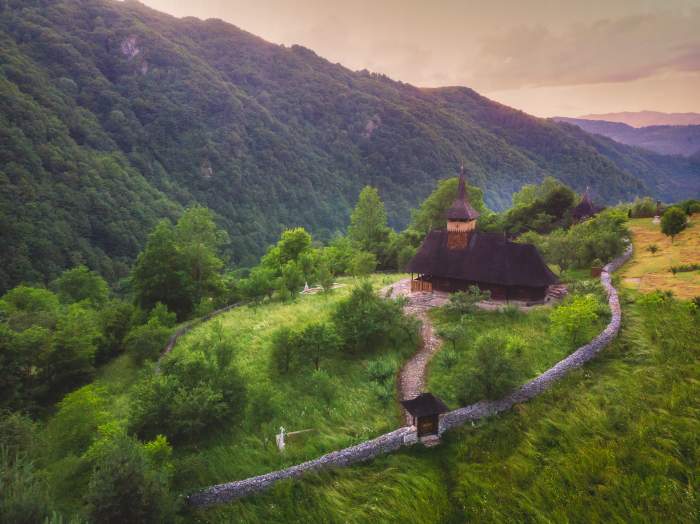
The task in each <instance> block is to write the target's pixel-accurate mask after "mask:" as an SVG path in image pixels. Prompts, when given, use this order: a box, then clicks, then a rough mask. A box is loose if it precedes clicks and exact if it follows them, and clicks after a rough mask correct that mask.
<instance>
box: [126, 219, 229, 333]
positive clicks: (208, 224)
mask: <svg viewBox="0 0 700 524" xmlns="http://www.w3.org/2000/svg"><path fill="white" fill-rule="evenodd" d="M226 237H227V236H226V234H225V232H223V231H221V230H219V229H217V227H216V225H215V224H214V220H213V215H212V213H211V211H209V210H208V209H206V208H203V207H199V206H195V207H192V208H190V209H188V210H187V211H185V213H184V214H183V215H182V217H180V219H179V220H178V222H177V224H176V225H175V226H173V225H172V224H171V223H170V222H168V221H161V222H160V223H159V224H158V225H157V226H156V228H155V229H154V230H153V232H152V233H151V234H150V235H149V237H148V242H147V243H146V247H145V248H144V250H143V251H142V252H141V254H139V256H138V259H137V260H136V267H135V268H134V271H133V275H132V280H133V285H134V290H135V292H136V297H137V300H138V302H139V304H140V305H141V307H142V308H144V309H146V310H150V309H151V308H152V307H154V306H155V305H156V304H157V303H158V302H162V303H163V304H165V305H166V306H167V307H168V309H170V310H171V311H174V312H175V313H177V316H178V318H179V319H181V320H182V319H186V318H188V317H189V316H190V315H191V314H192V312H193V311H194V308H195V306H196V305H197V304H199V303H200V302H201V300H202V299H203V298H204V297H210V296H215V295H217V294H218V293H219V292H220V291H221V280H220V275H219V271H220V270H221V268H222V267H223V261H222V260H221V259H220V258H219V256H218V251H219V249H220V247H221V246H222V245H223V244H224V243H225V241H226Z"/></svg>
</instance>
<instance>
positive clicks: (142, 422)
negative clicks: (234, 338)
mask: <svg viewBox="0 0 700 524" xmlns="http://www.w3.org/2000/svg"><path fill="white" fill-rule="evenodd" d="M232 357H233V347H232V346H231V345H230V344H229V343H228V342H227V341H224V340H222V339H221V338H219V339H218V340H216V339H204V340H202V341H201V342H200V344H199V345H198V346H196V347H194V348H192V349H191V350H190V351H188V352H187V353H182V354H175V355H171V356H169V357H168V358H166V359H164V360H163V361H162V363H161V372H160V373H158V374H148V375H146V376H145V377H144V378H143V379H142V380H141V381H140V382H139V383H138V384H137V385H136V386H135V387H134V389H133V392H132V395H131V401H132V409H131V417H130V420H129V426H130V427H131V429H132V430H133V431H135V432H136V433H137V434H138V435H139V436H140V437H142V438H154V437H156V436H157V435H158V434H161V433H162V434H164V435H166V436H167V437H168V439H169V440H170V441H172V442H182V441H191V440H193V439H195V438H197V437H200V436H201V435H203V434H204V433H206V432H209V431H211V430H212V429H214V428H216V427H221V426H223V425H224V424H225V423H226V422H228V421H230V420H233V419H235V418H236V416H239V417H240V414H241V413H242V412H243V409H244V406H245V388H244V385H243V381H242V379H241V378H240V376H239V374H238V372H237V371H236V369H235V368H234V367H233V366H232V365H231V360H232Z"/></svg>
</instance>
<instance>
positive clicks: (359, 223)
mask: <svg viewBox="0 0 700 524" xmlns="http://www.w3.org/2000/svg"><path fill="white" fill-rule="evenodd" d="M348 237H349V238H350V239H351V240H352V241H353V242H355V243H356V244H357V245H358V246H359V248H360V249H362V250H364V251H369V252H370V253H373V254H374V255H375V256H376V257H377V258H381V255H382V254H383V252H384V250H385V249H386V242H387V240H388V237H389V227H388V226H387V216H386V210H385V209H384V203H383V202H382V200H381V199H380V198H379V193H378V192H377V190H376V189H375V188H373V187H370V186H366V187H365V188H364V189H363V190H362V192H361V193H360V197H359V199H358V201H357V205H356V206H355V209H354V210H353V212H352V215H351V216H350V227H349V228H348Z"/></svg>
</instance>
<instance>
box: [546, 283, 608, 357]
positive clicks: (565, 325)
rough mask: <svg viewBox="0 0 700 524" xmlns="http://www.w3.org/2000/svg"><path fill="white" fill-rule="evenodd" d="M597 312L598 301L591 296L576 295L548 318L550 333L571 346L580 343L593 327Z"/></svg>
mask: <svg viewBox="0 0 700 524" xmlns="http://www.w3.org/2000/svg"><path fill="white" fill-rule="evenodd" d="M597 312H598V301H597V300H596V298H595V296H593V295H578V296H574V297H573V299H572V300H571V301H570V302H568V303H566V304H562V305H560V306H559V307H557V308H556V309H555V310H554V311H552V315H551V316H550V321H551V326H552V331H553V332H554V333H556V334H557V336H559V337H561V338H562V339H565V340H569V341H570V342H571V344H572V345H574V346H575V345H576V344H578V343H579V342H580V341H581V337H582V335H583V334H585V333H587V332H588V331H589V330H590V329H591V327H592V326H593V324H594V322H595V320H596V318H597V317H598V315H597Z"/></svg>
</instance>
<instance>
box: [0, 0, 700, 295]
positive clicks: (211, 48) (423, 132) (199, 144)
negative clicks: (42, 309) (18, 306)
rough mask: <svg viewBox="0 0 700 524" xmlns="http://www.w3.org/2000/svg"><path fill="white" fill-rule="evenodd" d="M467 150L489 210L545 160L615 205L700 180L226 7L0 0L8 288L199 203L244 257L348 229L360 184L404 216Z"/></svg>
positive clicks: (117, 262) (0, 164) (114, 264)
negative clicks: (335, 53)
mask: <svg viewBox="0 0 700 524" xmlns="http://www.w3.org/2000/svg"><path fill="white" fill-rule="evenodd" d="M462 161H464V162H465V165H466V167H467V168H468V170H469V173H470V178H471V182H472V183H474V184H477V185H479V186H481V187H482V188H484V191H485V196H486V201H487V203H488V204H489V205H490V206H492V207H493V208H496V209H500V208H503V207H505V206H507V205H508V204H509V201H510V197H511V194H512V193H513V192H514V191H516V190H518V189H519V188H520V187H521V186H522V185H523V184H525V183H531V182H536V181H539V180H541V179H542V178H543V177H545V176H547V175H552V176H555V177H557V178H559V179H560V180H562V181H564V182H566V183H567V184H570V185H571V186H572V187H573V188H575V189H577V190H582V189H583V188H585V187H586V186H588V185H590V186H591V187H592V188H593V189H594V191H595V192H596V194H598V195H601V197H602V198H603V199H604V200H605V201H606V202H608V203H612V202H617V201H619V200H621V199H631V198H633V197H634V196H637V195H641V194H651V195H653V196H655V197H658V198H661V199H664V200H674V199H677V198H681V197H687V196H688V195H689V194H691V193H693V192H695V193H696V194H697V192H698V181H699V176H698V173H699V172H700V168H699V167H698V163H697V160H696V161H691V160H687V159H680V158H672V157H663V156H661V155H655V154H651V153H645V152H644V151H642V150H639V149H635V148H630V147H627V146H624V145H621V144H618V143H616V142H614V141H612V140H609V139H606V138H603V137H599V136H594V135H589V134H586V133H584V132H583V131H581V130H580V129H579V128H578V127H575V126H571V125H567V124H562V123H556V122H553V121H551V120H543V119H538V118H535V117H532V116H529V115H526V114H524V113H522V112H520V111H516V110H513V109H511V108H508V107H505V106H503V105H500V104H497V103H494V102H492V101H490V100H488V99H486V98H484V97H482V96H480V95H479V94H477V93H476V92H474V91H472V90H471V89H467V88H445V89H430V90H425V89H418V88H415V87H413V86H410V85H407V84H404V83H401V82H396V81H393V80H391V79H389V78H386V77H384V76H381V75H376V74H372V73H369V72H367V71H360V72H353V71H350V70H348V69H346V68H344V67H342V66H341V65H339V64H332V63H330V62H328V61H326V60H324V59H322V58H320V57H318V56H317V55H316V54H314V53H313V52H312V51H310V50H308V49H305V48H302V47H297V46H295V47H292V48H287V47H283V46H278V45H273V44H270V43H268V42H265V41H263V40H261V39H260V38H257V37H255V36H253V35H251V34H249V33H246V32H245V31H242V30H240V29H238V28H236V27H234V26H232V25H230V24H227V23H224V22H222V21H220V20H206V21H201V20H197V19H194V18H184V19H176V18H174V17H171V16H168V15H165V14H162V13H158V12H156V11H153V10H151V9H148V8H146V7H144V6H143V5H141V4H139V3H137V2H133V1H127V2H116V1H109V0H82V1H77V0H63V1H52V2H47V1H44V0H25V1H20V0H5V1H4V2H0V211H1V212H0V232H1V235H2V242H3V249H2V250H1V251H0V290H2V289H6V288H7V287H8V286H10V285H13V284H16V283H17V282H20V281H23V280H28V281H32V280H44V279H47V278H50V277H52V276H55V275H56V274H57V272H58V271H60V270H61V269H62V268H64V267H67V266H70V265H74V264H76V263H79V262H85V263H87V264H88V265H89V266H90V267H92V268H96V269H98V270H99V271H101V272H102V273H103V274H105V275H107V276H108V277H110V278H118V277H119V276H122V275H124V274H126V268H127V266H128V264H129V263H131V261H132V260H133V257H134V256H135V255H136V253H137V252H138V250H139V249H140V247H141V246H142V245H143V242H144V240H145V237H146V234H147V232H148V231H149V230H150V228H152V227H153V225H154V223H155V222H156V221H157V220H158V219H159V218H162V217H174V216H176V215H177V214H178V213H179V212H180V211H181V209H182V207H183V206H187V205H189V204H192V203H194V202H198V203H201V204H204V205H206V206H208V207H210V208H211V209H213V210H214V211H215V212H216V214H217V216H218V220H219V223H220V225H221V226H222V227H224V228H225V229H226V230H227V231H228V232H229V234H230V236H231V240H232V242H231V246H230V254H231V258H232V260H233V261H234V262H237V263H243V264H247V263H252V262H253V261H255V260H256V259H257V257H258V256H259V255H260V254H261V252H262V251H263V250H264V248H265V246H266V245H267V244H268V243H270V242H271V241H273V240H274V239H275V238H276V237H277V235H278V234H279V232H280V231H281V229H282V228H283V227H287V226H293V225H301V226H305V227H307V228H308V229H309V230H311V231H312V232H313V233H314V234H315V235H317V236H319V237H320V238H328V237H329V236H330V235H331V234H332V233H333V232H334V231H337V230H342V229H344V228H345V227H346V226H347V223H348V219H349V213H350V210H351V207H352V206H353V205H354V203H355V200H356V198H357V195H358V193H359V191H360V189H361V188H362V187H363V186H364V185H365V184H372V185H375V186H377V187H378V188H379V190H380V193H381V196H382V198H383V199H384V200H385V202H386V204H387V209H388V213H389V217H390V222H391V224H392V225H393V226H394V227H402V226H404V225H405V224H406V223H407V221H408V219H409V216H410V210H411V208H412V207H415V206H416V205H417V204H418V203H419V202H421V201H422V199H424V198H425V197H426V195H428V194H429V192H430V191H431V190H432V189H433V188H434V187H435V182H436V180H437V179H440V178H444V177H448V176H454V175H455V173H456V170H457V166H458V165H459V164H460V162H462Z"/></svg>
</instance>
